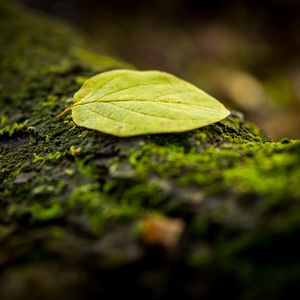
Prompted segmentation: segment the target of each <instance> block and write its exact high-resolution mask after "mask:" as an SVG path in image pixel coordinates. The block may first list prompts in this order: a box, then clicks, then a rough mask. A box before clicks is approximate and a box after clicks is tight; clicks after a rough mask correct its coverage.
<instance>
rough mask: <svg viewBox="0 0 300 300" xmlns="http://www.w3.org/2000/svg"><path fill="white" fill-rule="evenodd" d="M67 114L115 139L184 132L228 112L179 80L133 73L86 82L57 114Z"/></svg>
mask: <svg viewBox="0 0 300 300" xmlns="http://www.w3.org/2000/svg"><path fill="white" fill-rule="evenodd" d="M70 110H72V117H73V121H74V122H75V123H76V124H77V125H78V126H82V127H86V128H89V129H94V130H98V131H101V132H104V133H108V134H112V135H116V136H120V137H127V136H135V135H142V134H153V133H168V132H183V131H188V130H192V129H196V128H199V127H203V126H206V125H209V124H212V123H215V122H217V121H220V120H222V119H223V118H225V117H226V116H228V114H229V111H228V110H227V109H226V108H225V107H224V106H223V105H222V104H221V103H220V102H219V101H217V100H216V99H214V98H213V97H211V96H210V95H208V94H206V93H205V92H203V91H201V90H200V89H198V88H197V87H196V86H194V85H192V84H190V83H188V82H186V81H184V80H182V79H179V78H177V77H175V76H173V75H171V74H168V73H164V72H159V71H133V70H114V71H109V72H105V73H101V74H99V75H96V76H94V77H92V78H90V79H88V80H87V81H86V82H85V83H84V85H83V86H82V87H81V89H80V90H79V91H78V92H77V93H76V94H75V95H74V103H73V104H72V105H71V106H70V107H68V108H67V109H66V110H65V111H64V112H62V113H61V114H60V115H59V116H60V117H64V115H65V114H66V113H67V112H69V111H70Z"/></svg>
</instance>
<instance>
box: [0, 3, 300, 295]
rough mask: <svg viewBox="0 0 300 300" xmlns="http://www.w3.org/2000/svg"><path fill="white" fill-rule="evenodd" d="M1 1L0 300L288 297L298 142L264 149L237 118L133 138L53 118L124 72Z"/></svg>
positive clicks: (295, 264)
mask: <svg viewBox="0 0 300 300" xmlns="http://www.w3.org/2000/svg"><path fill="white" fill-rule="evenodd" d="M3 2H5V1H1V4H0V6H1V11H0V22H1V24H0V47H1V54H0V55H1V58H0V64H1V70H0V72H1V74H0V78H1V79H0V126H1V127H0V128H1V129H0V299H3V300H6V299H9V300H10V299H22V300H23V299H31V300H32V299H46V300H48V299H49V300H53V299H100V297H101V299H113V297H114V296H126V297H140V299H167V298H170V299H172V297H173V298H176V299H214V298H219V297H220V298H221V297H224V296H226V298H228V299H245V300H246V299H247V300H248V299H261V298H263V299H290V295H292V294H293V293H294V292H298V290H299V287H298V286H299V283H300V255H299V253H300V246H299V245H300V243H299V240H300V188H299V184H300V168H299V164H300V143H299V142H298V141H292V140H288V139H285V140H282V141H280V142H272V141H270V140H269V139H268V138H267V137H266V136H265V135H264V134H262V133H261V132H260V130H259V129H258V128H257V127H255V126H254V125H252V124H249V123H247V122H245V121H244V120H243V118H242V117H241V115H240V114H239V113H232V114H231V115H230V116H229V117H227V119H225V120H224V121H221V122H218V123H216V124H213V125H210V126H208V127H205V128H202V129H198V130H194V131H191V132H186V133H180V134H161V135H147V136H141V137H134V138H117V137H113V136H109V135H105V134H102V133H99V132H95V131H92V130H86V129H84V128H80V127H78V126H76V125H75V124H74V123H73V122H72V119H71V117H70V116H68V117H67V118H65V119H64V120H60V119H58V118H57V117H56V116H57V115H58V114H59V113H60V112H62V111H63V109H64V108H65V107H66V106H67V105H68V104H69V103H70V101H72V95H73V93H74V92H75V91H76V90H78V88H79V87H80V86H81V84H82V83H83V81H84V80H85V79H86V78H88V77H90V76H92V75H94V74H96V73H100V72H103V71H107V70H111V69H116V68H130V67H131V66H129V65H128V64H126V63H124V62H122V61H119V60H116V59H113V58H111V57H107V56H104V55H98V54H95V53H94V52H91V50H89V49H88V46H87V45H86V44H85V42H83V41H82V40H81V38H80V37H79V36H78V35H76V33H73V32H72V31H71V30H70V29H67V28H65V27H64V25H62V24H59V23H55V22H51V21H49V20H47V19H44V18H43V17H40V16H39V15H36V14H34V13H30V12H25V10H24V9H22V10H21V9H20V8H18V7H15V6H13V5H7V4H4V3H3ZM7 2H9V1H7Z"/></svg>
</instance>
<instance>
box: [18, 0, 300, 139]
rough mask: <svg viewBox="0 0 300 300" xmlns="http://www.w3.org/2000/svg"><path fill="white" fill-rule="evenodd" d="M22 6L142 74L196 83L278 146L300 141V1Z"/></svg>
mask: <svg viewBox="0 0 300 300" xmlns="http://www.w3.org/2000/svg"><path fill="white" fill-rule="evenodd" d="M19 2H22V3H24V4H25V5H27V6H29V7H31V8H35V9H36V10H40V11H43V12H44V13H46V14H48V15H50V16H52V18H56V19H60V20H63V21H65V22H67V23H69V24H70V25H71V26H73V27H75V28H76V29H77V30H78V29H79V30H80V31H81V32H83V33H84V34H85V35H86V36H87V38H88V39H89V40H90V41H91V43H93V44H96V45H97V47H98V48H99V49H102V51H105V52H107V53H108V54H113V55H115V56H118V57H120V58H123V59H125V60H127V61H128V62H130V63H132V64H133V65H135V66H137V67H138V68H140V69H159V70H165V71H168V72H172V73H175V74H176V75H178V76H180V77H182V78H184V79H186V80H189V81H191V82H193V83H194V84H196V85H197V86H199V87H200V88H202V89H204V90H205V91H207V92H208V93H210V94H212V95H213V96H215V97H216V98H218V99H220V100H221V101H222V102H224V103H225V104H226V105H228V106H229V107H230V108H232V109H237V110H240V111H242V112H243V113H244V114H245V116H246V118H247V119H249V120H252V121H253V122H255V123H257V124H258V125H259V126H260V127H261V128H263V129H264V130H265V131H266V132H267V133H268V134H269V135H270V136H272V137H273V138H275V139H280V138H282V137H284V136H287V137H292V138H300V1H299V0H284V1H283V0H245V1H241V0H232V1H230V0H204V1H200V0H199V1H197V0H152V1H125V0H123V1H122V0H109V1H101V0H99V1H96V0H85V1H82V0H19ZM67 42H68V41H66V43H67Z"/></svg>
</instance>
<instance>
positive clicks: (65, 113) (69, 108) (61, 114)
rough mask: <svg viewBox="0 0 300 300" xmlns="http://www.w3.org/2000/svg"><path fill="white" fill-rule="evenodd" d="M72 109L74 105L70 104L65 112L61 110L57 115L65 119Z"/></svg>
mask: <svg viewBox="0 0 300 300" xmlns="http://www.w3.org/2000/svg"><path fill="white" fill-rule="evenodd" d="M71 110H72V105H70V106H68V107H67V108H66V109H65V110H64V111H63V112H61V113H60V114H59V115H57V117H58V118H59V119H63V118H64V117H65V116H66V115H67V114H68V113H69V112H70V111H71Z"/></svg>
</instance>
